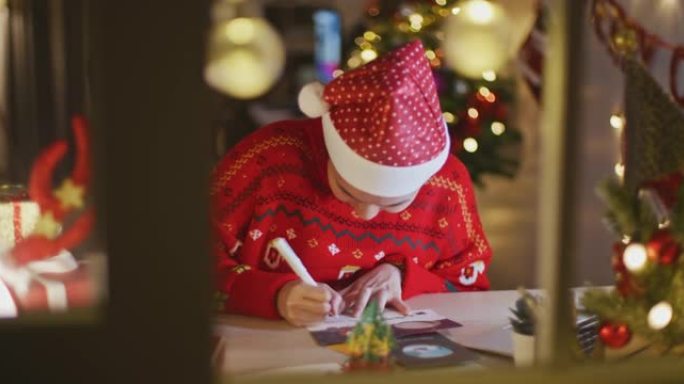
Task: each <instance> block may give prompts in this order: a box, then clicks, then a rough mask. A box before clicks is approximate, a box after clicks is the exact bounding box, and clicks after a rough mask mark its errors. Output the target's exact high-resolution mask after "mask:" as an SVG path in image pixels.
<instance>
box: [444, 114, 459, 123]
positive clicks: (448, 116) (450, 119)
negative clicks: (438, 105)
mask: <svg viewBox="0 0 684 384" xmlns="http://www.w3.org/2000/svg"><path fill="white" fill-rule="evenodd" d="M442 117H444V121H446V122H447V123H449V124H451V123H453V122H454V121H456V116H454V114H453V113H451V112H444V113H442Z"/></svg>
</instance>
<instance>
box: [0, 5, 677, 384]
mask: <svg viewBox="0 0 684 384" xmlns="http://www.w3.org/2000/svg"><path fill="white" fill-rule="evenodd" d="M25 1H28V0H25ZM43 1H45V2H46V1H55V2H56V3H57V4H60V5H65V4H68V2H67V1H66V0H43ZM36 2H37V0H36ZM78 4H79V7H82V9H81V10H82V11H84V12H85V14H87V15H88V24H89V25H91V26H92V28H91V31H92V35H91V36H90V38H91V40H90V43H89V44H88V47H89V48H90V49H91V50H92V51H91V52H90V55H91V57H92V59H93V77H92V103H91V105H92V108H90V110H88V111H83V112H85V113H86V114H87V115H88V116H89V117H90V118H91V121H92V126H93V137H94V144H95V146H94V154H95V160H96V162H95V164H94V165H95V167H94V169H95V171H94V175H95V177H96V179H95V185H94V190H95V193H96V198H97V200H96V206H97V208H98V212H99V215H98V217H99V221H98V230H99V231H100V233H101V234H102V235H103V237H104V238H106V247H107V255H108V261H109V300H108V301H107V302H106V303H105V306H104V308H103V312H102V314H101V316H100V317H99V318H95V319H91V320H92V321H90V320H89V321H85V322H84V321H80V320H78V319H73V318H72V319H70V318H69V317H65V318H55V319H54V320H53V319H52V318H48V319H46V321H41V323H40V324H37V323H28V322H26V321H19V322H0V340H2V344H3V345H2V346H3V353H2V359H0V365H2V366H1V367H0V379H2V382H3V383H4V382H7V383H33V382H52V383H55V382H63V383H81V382H85V383H109V382H111V383H128V382H131V383H176V382H178V383H210V382H212V381H215V380H218V381H222V382H223V381H228V382H233V383H241V382H246V381H247V380H245V379H239V378H231V377H220V378H217V377H214V376H212V373H211V368H210V349H211V346H210V342H209V340H210V336H209V335H210V326H209V325H210V319H211V313H210V278H209V276H211V269H210V265H209V262H210V257H209V250H208V233H209V230H208V228H207V224H206V223H207V217H206V216H207V215H206V212H207V196H208V191H207V190H206V188H205V187H202V186H205V185H206V184H207V180H208V179H207V177H206V175H208V172H209V168H210V166H211V164H210V162H211V160H210V154H211V144H210V119H211V117H212V116H214V115H213V114H212V111H210V109H211V108H210V107H211V102H210V98H209V95H208V89H207V88H206V87H205V86H204V84H203V82H202V79H201V73H202V66H203V61H204V45H203V43H202V42H203V41H205V39H206V32H207V31H208V21H209V20H208V14H209V12H208V10H209V9H210V8H209V7H210V4H209V2H208V1H206V0H205V1H200V2H197V1H192V2H179V3H174V4H173V5H171V4H170V3H168V2H166V1H164V2H162V1H148V2H145V4H144V5H143V4H141V2H139V1H132V0H120V1H117V2H98V1H95V0H90V1H88V0H82V1H81V2H80V3H78ZM554 5H555V7H556V9H557V10H558V16H559V17H558V21H559V22H558V23H556V24H554V25H552V32H551V33H552V34H554V33H555V34H556V39H557V40H554V41H558V42H561V48H559V49H561V50H564V51H565V53H566V54H565V55H549V57H550V59H549V62H548V63H547V64H548V65H547V67H554V68H556V70H558V69H561V70H562V69H564V68H569V67H571V65H572V64H575V63H577V62H578V61H577V60H578V59H577V57H576V55H579V54H580V52H579V51H578V50H574V51H573V50H572V49H570V48H569V47H575V46H576V45H575V44H576V43H577V39H580V38H581V34H580V33H579V32H580V29H581V26H582V25H583V24H582V17H584V13H583V7H582V6H583V2H582V1H576V0H556V1H555V2H554ZM180 25H182V28H179V27H178V26H180ZM576 75H577V74H576V72H574V71H570V72H569V74H568V76H569V78H568V77H565V78H564V79H563V80H562V81H561V85H562V84H573V83H576V82H571V81H570V80H576V79H573V78H572V76H576ZM547 88H551V87H550V86H549V87H547ZM576 92H577V89H576V87H575V86H567V87H563V88H561V89H556V92H553V93H551V92H549V93H548V94H547V95H545V97H546V100H545V101H544V104H545V105H546V106H548V109H549V111H547V113H548V114H551V115H552V116H551V117H548V119H549V120H548V121H554V119H555V120H557V121H559V122H560V124H561V126H560V127H559V131H558V133H554V134H552V135H551V136H552V137H551V140H556V141H558V142H560V141H561V139H566V138H567V137H564V136H563V135H573V134H574V133H573V132H575V130H574V129H572V123H573V122H576V121H577V120H576V119H573V120H570V123H568V122H566V120H565V119H566V118H567V117H568V116H573V115H575V114H576V113H577V112H578V111H577V105H576V101H575V100H576V96H575V94H576ZM566 124H568V125H569V127H565V125H566ZM573 141H574V140H570V142H573ZM570 149H572V148H570ZM565 160H566V158H565V157H562V156H558V157H557V158H556V160H555V161H554V162H552V164H549V165H548V166H549V167H550V168H551V171H554V170H560V172H557V173H558V179H556V180H555V181H557V182H558V187H557V188H552V189H551V190H550V192H548V194H549V195H548V196H547V197H546V199H543V201H544V205H543V206H542V210H543V211H544V212H546V213H545V214H543V215H545V217H547V218H550V219H548V220H554V221H553V222H552V224H553V225H551V226H541V227H542V228H544V230H545V231H548V232H547V233H544V232H542V236H540V237H541V238H545V237H546V238H547V239H549V240H547V243H545V244H544V246H543V248H544V247H545V249H550V250H551V251H550V253H549V254H545V257H546V258H549V262H548V263H547V265H546V266H545V267H544V268H542V269H543V270H544V272H543V273H545V275H546V278H547V280H550V281H555V283H549V284H550V285H549V286H547V287H546V288H547V289H549V288H551V294H552V295H553V296H554V297H556V299H557V300H556V302H555V304H553V305H551V306H550V307H551V308H553V310H552V313H551V316H550V318H551V319H552V320H553V319H562V315H563V312H562V311H561V310H560V309H559V308H563V307H564V306H565V304H567V301H564V300H567V298H566V297H565V295H562V294H559V292H563V291H564V290H565V288H567V284H568V280H567V279H558V277H559V276H560V275H561V273H560V271H562V270H563V267H565V266H567V265H566V264H569V263H571V259H570V258H567V257H566V258H561V257H560V251H559V250H560V249H563V247H566V249H572V248H571V247H569V242H570V241H571V238H570V236H569V233H568V232H567V231H566V232H564V231H563V230H562V229H564V228H565V226H566V225H567V222H568V218H567V217H565V216H559V215H555V216H554V214H555V213H562V212H565V210H567V208H568V206H569V205H568V201H567V199H568V193H567V192H568V191H569V190H570V189H571V187H572V185H573V183H572V180H571V179H570V178H569V177H570V176H569V175H570V173H571V172H568V171H567V169H566V167H565V166H564V161H565ZM563 206H564V207H565V209H562V208H561V207H563ZM559 263H560V264H559ZM564 263H565V264H564ZM554 279H555V280H554ZM567 319H568V321H569V317H567ZM81 320H83V319H81ZM558 334H560V333H559V332H558V331H557V330H556V331H554V329H553V328H551V331H550V332H548V339H547V341H546V344H547V346H549V347H550V348H548V350H549V351H548V353H547V359H546V365H544V366H542V367H539V368H534V369H526V370H515V371H513V370H491V371H489V370H488V371H468V372H465V371H464V372H453V371H445V370H430V371H421V372H407V371H402V372H396V373H393V374H380V375H378V374H361V373H359V374H350V375H343V376H337V377H330V376H326V377H319V378H318V381H323V380H325V381H326V382H327V383H329V384H335V383H338V382H339V383H345V382H356V383H371V382H372V383H374V384H375V383H400V384H401V383H414V382H426V381H430V382H432V383H450V384H456V383H466V382H468V383H471V382H474V381H477V382H478V383H483V384H487V383H502V382H506V383H536V382H539V383H541V382H554V383H577V382H615V383H618V382H619V383H643V382H668V381H669V382H676V381H677V380H679V379H680V378H681V377H682V374H683V373H684V365H682V364H681V361H680V360H679V359H659V360H650V361H647V360H634V361H630V362H629V364H620V365H619V366H615V365H613V364H600V365H591V364H587V365H582V366H576V367H571V366H570V364H571V363H570V362H568V361H567V360H565V359H564V358H563V356H562V354H559V353H558V351H560V350H561V349H563V348H564V345H563V341H562V340H561V342H560V344H559V343H557V341H558V337H557V335H558ZM554 346H555V347H554ZM228 348H230V345H228ZM570 368H571V369H570ZM616 368H619V369H616ZM249 381H250V382H260V383H264V384H265V383H302V382H307V381H312V377H297V376H288V377H272V378H264V379H261V380H249Z"/></svg>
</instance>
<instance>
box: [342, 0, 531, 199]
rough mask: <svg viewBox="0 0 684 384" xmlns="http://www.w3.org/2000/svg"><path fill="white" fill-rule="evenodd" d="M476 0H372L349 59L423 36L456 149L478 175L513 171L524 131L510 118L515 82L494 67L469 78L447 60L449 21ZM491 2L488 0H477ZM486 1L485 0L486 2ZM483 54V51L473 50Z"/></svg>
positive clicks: (358, 61)
mask: <svg viewBox="0 0 684 384" xmlns="http://www.w3.org/2000/svg"><path fill="white" fill-rule="evenodd" d="M468 2H473V1H472V0H434V1H432V0H428V1H426V0H406V1H377V0H376V1H371V3H370V5H369V6H368V8H367V18H366V20H365V23H364V25H362V26H361V27H360V28H359V31H358V34H357V35H356V36H355V38H353V40H352V42H353V44H352V46H351V47H350V48H349V49H348V59H347V61H346V65H347V67H349V68H355V67H358V66H360V65H362V64H364V63H367V62H369V61H371V60H374V59H375V58H376V57H378V56H379V55H382V54H383V53H385V52H388V51H390V50H392V49H393V48H396V47H397V46H400V45H402V44H404V43H406V42H408V41H411V40H414V39H420V40H421V41H422V42H423V45H424V46H425V49H426V51H425V56H426V57H427V58H428V60H429V61H430V63H431V65H432V68H433V74H434V77H435V82H436V84H437V90H438V93H439V96H440V103H441V105H442V109H443V111H444V120H445V121H446V123H447V126H448V128H449V133H450V136H451V142H452V144H451V148H452V153H453V154H454V155H456V156H457V157H459V158H460V159H461V161H463V163H464V164H465V165H466V167H467V168H468V171H469V172H470V175H471V177H472V179H473V181H474V182H475V183H476V184H478V185H483V179H482V177H483V176H484V175H486V174H492V175H501V176H507V177H513V176H514V175H515V172H516V170H517V168H518V165H519V161H518V159H517V157H516V155H515V153H516V146H517V144H518V143H519V142H520V141H521V135H520V133H519V132H518V131H517V130H516V129H514V127H512V125H511V124H510V121H509V119H510V110H509V109H510V105H511V103H512V102H513V101H514V100H513V89H514V86H515V82H514V81H513V80H512V79H503V78H501V76H497V73H496V72H495V71H493V70H488V71H484V72H483V73H482V74H481V76H478V78H468V77H465V76H463V75H460V74H458V73H457V72H455V71H454V70H452V69H450V68H449V67H447V66H446V65H445V56H446V52H445V48H444V47H443V40H444V30H443V29H444V28H443V27H444V24H445V22H447V18H448V17H450V16H451V17H453V16H454V15H456V14H458V13H459V11H460V10H461V8H460V7H461V6H462V5H463V4H465V3H468ZM476 2H479V3H486V4H488V3H487V2H485V1H483V0H476ZM476 5H477V4H476ZM480 5H481V4H480ZM468 54H469V55H478V54H480V52H469V53H468Z"/></svg>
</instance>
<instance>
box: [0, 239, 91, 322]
mask: <svg viewBox="0 0 684 384" xmlns="http://www.w3.org/2000/svg"><path fill="white" fill-rule="evenodd" d="M95 277H96V274H95V273H94V268H93V267H92V265H91V264H90V263H87V262H80V263H79V262H77V261H76V260H75V259H74V257H73V255H72V254H71V253H70V252H68V251H66V250H64V251H62V252H60V253H59V254H58V255H56V256H53V257H50V258H47V259H44V260H40V261H34V262H30V263H28V264H25V265H22V266H17V265H15V264H13V263H12V262H11V259H8V258H4V259H0V318H2V317H4V318H7V317H17V316H18V315H20V314H22V313H26V312H36V311H40V312H46V311H48V312H62V311H65V310H67V309H73V308H83V307H89V306H92V305H93V304H94V303H95V301H96V299H97V292H98V289H97V287H98V286H97V285H96V279H95Z"/></svg>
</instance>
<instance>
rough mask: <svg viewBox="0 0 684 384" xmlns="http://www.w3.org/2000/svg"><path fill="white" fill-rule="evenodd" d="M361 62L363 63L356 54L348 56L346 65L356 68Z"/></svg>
mask: <svg viewBox="0 0 684 384" xmlns="http://www.w3.org/2000/svg"><path fill="white" fill-rule="evenodd" d="M361 64H363V62H362V61H361V58H360V57H358V56H356V55H354V56H352V57H350V58H349V60H347V65H348V66H349V68H356V67H358V66H359V65H361Z"/></svg>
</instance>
